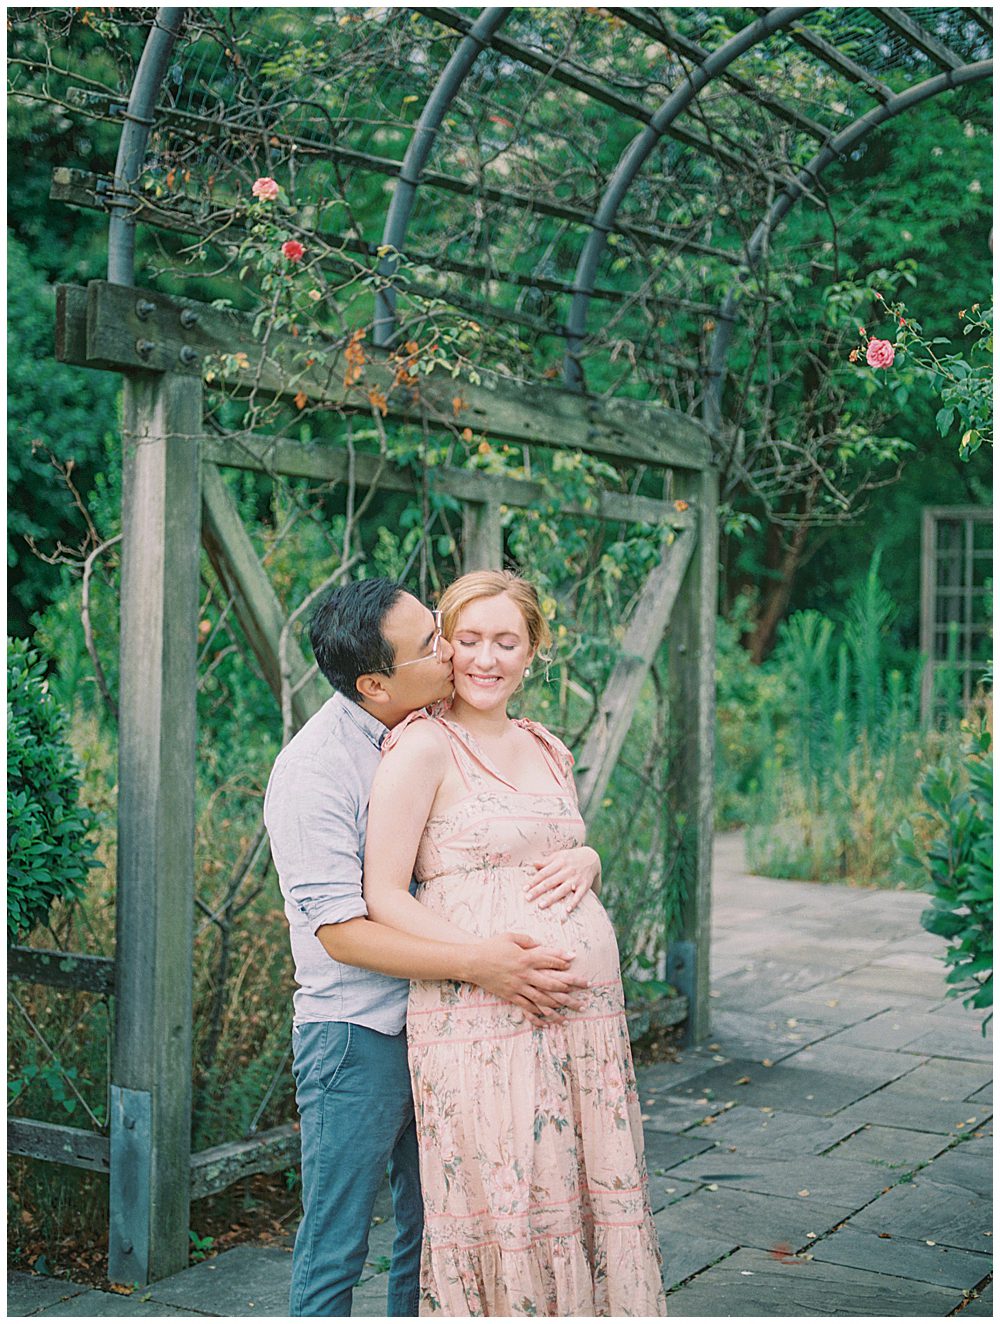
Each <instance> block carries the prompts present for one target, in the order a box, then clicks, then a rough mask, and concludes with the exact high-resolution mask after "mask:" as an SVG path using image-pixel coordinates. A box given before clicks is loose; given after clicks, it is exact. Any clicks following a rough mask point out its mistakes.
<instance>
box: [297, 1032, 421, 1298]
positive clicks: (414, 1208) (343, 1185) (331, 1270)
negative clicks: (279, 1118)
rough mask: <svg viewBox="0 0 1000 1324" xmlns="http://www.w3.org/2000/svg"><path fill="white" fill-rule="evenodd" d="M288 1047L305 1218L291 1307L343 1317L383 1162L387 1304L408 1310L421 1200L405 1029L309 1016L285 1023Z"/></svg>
mask: <svg viewBox="0 0 1000 1324" xmlns="http://www.w3.org/2000/svg"><path fill="white" fill-rule="evenodd" d="M292 1049H293V1065H292V1070H293V1072H294V1075H295V1101H296V1103H297V1105H298V1109H299V1117H300V1120H301V1134H302V1207H303V1217H302V1222H301V1223H300V1224H299V1230H298V1233H297V1234H296V1237H295V1250H294V1252H293V1255H292V1292H291V1303H290V1313H291V1314H292V1315H295V1316H299V1315H350V1313H351V1300H352V1295H353V1292H354V1288H355V1287H356V1286H357V1282H358V1279H359V1278H360V1277H361V1273H362V1270H363V1269H364V1263H365V1256H366V1255H367V1253H368V1229H369V1227H370V1225H371V1221H372V1210H373V1208H374V1206H375V1198H376V1196H377V1195H378V1191H379V1187H380V1186H381V1185H382V1180H383V1178H384V1176H385V1173H386V1169H388V1172H389V1188H390V1190H391V1193H392V1206H393V1214H394V1216H395V1221H396V1238H395V1241H394V1242H393V1247H392V1268H391V1269H390V1270H389V1300H388V1306H387V1310H388V1313H389V1315H390V1316H392V1317H404V1318H413V1317H415V1316H416V1315H417V1313H418V1305H419V1299H420V1242H421V1238H422V1236H423V1205H422V1203H421V1200H420V1173H419V1169H418V1166H417V1135H416V1127H415V1124H414V1120H413V1096H412V1094H411V1092H410V1072H409V1067H408V1065H407V1061H406V1031H405V1030H403V1031H402V1032H401V1033H400V1034H396V1035H389V1034H379V1033H378V1031H377V1030H369V1029H367V1028H366V1027H365V1026H363V1025H352V1024H351V1023H350V1022H349V1021H316V1022H309V1023H307V1024H304V1025H298V1026H296V1027H295V1028H294V1030H293V1031H292Z"/></svg>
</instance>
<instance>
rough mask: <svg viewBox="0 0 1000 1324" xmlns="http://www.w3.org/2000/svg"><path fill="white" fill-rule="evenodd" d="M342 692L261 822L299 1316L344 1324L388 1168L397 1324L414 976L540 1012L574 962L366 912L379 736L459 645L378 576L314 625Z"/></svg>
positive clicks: (435, 694) (412, 1222)
mask: <svg viewBox="0 0 1000 1324" xmlns="http://www.w3.org/2000/svg"><path fill="white" fill-rule="evenodd" d="M310 639H311V642H312V646H313V652H314V653H315V655H316V660H317V662H318V663H319V666H320V669H321V671H322V672H323V674H324V676H326V678H327V680H328V681H329V682H330V684H331V685H332V686H333V688H334V690H335V691H336V692H335V693H334V695H333V697H332V698H331V699H330V700H328V702H327V703H326V704H325V705H324V706H323V708H322V709H321V710H320V711H319V712H318V713H317V714H316V715H315V716H314V717H312V718H311V719H310V720H309V721H308V722H307V723H306V724H305V726H304V727H303V728H302V730H301V731H299V733H298V734H297V735H296V736H295V737H294V739H292V740H291V741H290V742H289V744H288V745H287V746H286V747H285V748H284V749H283V750H282V752H281V753H280V754H279V756H278V759H277V761H276V762H275V765H274V769H273V771H272V773H271V779H270V781H269V783H268V788H267V795H266V797H265V801H264V821H265V823H266V825H267V830H268V834H269V835H270V839H271V852H272V855H273V857H274V862H275V866H276V868H277V870H278V877H279V880H280V883H281V890H282V893H283V895H284V898H285V914H286V916H287V917H288V922H289V927H290V931H291V942H292V954H293V956H294V959H295V978H296V982H297V983H298V985H299V987H298V989H297V990H296V992H295V997H294V1002H295V1017H294V1024H293V1030H292V1043H293V1071H294V1074H295V1084H296V1103H297V1105H298V1109H299V1115H300V1118H301V1136H302V1204H303V1218H302V1222H301V1224H300V1225H299V1230H298V1234H297V1236H296V1238H295V1250H294V1253H293V1257H292V1292H291V1314H292V1315H349V1314H350V1313H351V1300H352V1294H353V1290H354V1287H355V1286H356V1284H357V1281H358V1279H359V1277H360V1275H361V1271H362V1269H363V1267H364V1261H365V1255H366V1254H367V1250H368V1229H369V1225H370V1223H371V1218H372V1209H373V1206H374V1203H375V1198H376V1196H377V1194H378V1190H379V1187H380V1185H381V1182H382V1178H383V1175H384V1173H385V1171H386V1167H387V1166H388V1171H389V1185H390V1190H391V1193H392V1201H393V1211H394V1214H395V1220H396V1239H395V1243H394V1245H393V1254H392V1268H391V1270H390V1273H389V1288H388V1291H389V1299H388V1313H389V1315H390V1316H404V1317H411V1316H415V1315H416V1314H417V1308H418V1297H419V1265H420V1242H421V1236H422V1231H423V1208H422V1204H421V1200H420V1180H419V1173H418V1169H417V1142H416V1131H415V1126H414V1120H413V1101H412V1097H411V1093H410V1079H409V1071H408V1068H407V1060H406V1032H405V1022H406V999H407V993H408V984H407V980H408V979H410V978H413V979H458V980H462V981H467V982H470V983H475V984H478V985H480V986H481V987H482V988H485V989H488V990H489V991H490V992H491V993H494V994H495V995H497V996H498V997H501V998H505V999H507V1000H509V1001H512V1002H515V1003H517V1004H518V1005H519V1006H521V1007H522V1008H524V1009H525V1011H526V1012H527V1013H528V1014H529V1016H531V1018H532V1019H534V1020H536V1021H537V1020H538V1019H539V1018H540V1017H542V1016H544V1015H545V1014H547V1013H557V1012H558V1011H559V1010H560V1008H562V1007H565V1006H572V1005H574V1004H573V1001H572V994H573V990H574V989H576V988H579V987H581V986H582V983H583V981H582V980H579V979H577V978H575V977H574V976H572V975H570V974H568V973H567V971H568V968H569V964H570V959H571V953H563V952H555V951H552V950H547V949H543V948H540V947H538V946H537V945H536V944H535V943H534V942H533V941H532V940H531V939H530V938H529V937H526V936H525V935H523V934H504V935H502V936H501V937H497V938H491V939H488V940H480V941H470V942H469V943H468V944H467V945H460V944H456V943H446V942H434V941H430V940H428V939H423V938H415V937H413V936H411V935H409V934H405V933H401V932H399V931H397V930H395V929H390V928H387V927H386V926H385V925H382V924H377V923H375V922H374V921H372V920H370V919H368V915H367V909H366V907H365V902H364V898H363V896H362V878H361V869H362V862H363V860H364V853H365V830H366V825H367V817H368V798H369V794H370V791H371V784H372V780H373V779H374V776H375V770H376V768H377V767H378V763H379V757H380V755H379V748H380V746H381V742H382V739H383V738H384V736H385V735H386V732H387V731H388V730H389V729H390V728H391V727H393V726H396V725H397V724H398V723H399V722H401V721H402V720H403V719H404V718H405V717H407V716H408V715H409V714H410V713H411V712H414V711H415V710H416V709H418V708H422V707H424V706H426V705H427V704H430V703H434V702H436V701H437V700H438V699H443V698H447V697H448V695H450V693H451V689H452V665H451V658H452V648H451V645H450V644H449V643H448V641H447V640H446V639H445V638H443V636H442V634H441V622H440V618H439V617H438V616H437V614H436V613H432V612H430V611H428V609H427V608H426V607H425V606H424V605H423V604H422V603H420V602H418V601H417V599H416V598H414V597H412V596H411V595H410V594H409V593H407V592H405V591H404V590H403V589H402V588H401V587H400V586H399V585H398V584H394V583H392V582H390V581H389V580H385V579H368V580H363V581H361V582H359V583H351V584H345V585H343V586H342V587H340V588H338V589H336V590H334V592H333V593H332V594H331V595H330V596H329V597H328V598H327V599H326V601H325V602H324V603H323V605H322V606H321V607H320V609H319V611H318V612H317V613H316V616H315V617H314V619H313V622H312V625H311V627H310Z"/></svg>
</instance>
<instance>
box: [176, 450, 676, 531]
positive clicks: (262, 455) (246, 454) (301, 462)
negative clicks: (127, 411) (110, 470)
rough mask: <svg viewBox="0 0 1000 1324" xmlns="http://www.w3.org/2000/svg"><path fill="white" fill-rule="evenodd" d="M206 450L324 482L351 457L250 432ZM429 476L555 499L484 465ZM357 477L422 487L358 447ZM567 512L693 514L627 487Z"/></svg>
mask: <svg viewBox="0 0 1000 1324" xmlns="http://www.w3.org/2000/svg"><path fill="white" fill-rule="evenodd" d="M202 456H203V458H204V459H206V460H210V461H211V462H212V463H213V464H217V465H220V466H222V467H228V468H232V469H250V470H253V471H254V472H258V473H270V474H284V475H285V476H286V477H290V478H310V479H312V480H314V481H315V482H320V483H344V482H347V480H348V477H349V475H350V472H351V461H350V460H349V458H348V456H347V454H346V453H345V451H344V450H342V449H341V448H340V447H338V446H335V445H334V444H332V443H329V442H323V441H314V442H310V443H309V444H308V445H305V444H303V443H302V442H301V441H293V440H291V439H290V438H287V437H265V436H260V435H256V436H251V437H240V438H239V439H235V438H230V437H205V438H204V440H203V442H202ZM426 478H427V482H428V484H429V486H430V488H431V490H432V491H434V492H443V493H444V494H445V495H447V496H453V497H456V498H457V499H458V500H460V501H471V502H483V501H487V500H494V501H497V502H499V503H500V504H501V505H504V506H515V507H518V508H521V509H523V508H524V507H526V506H533V505H537V504H539V503H544V502H548V501H551V500H552V499H553V492H552V488H551V487H550V486H546V485H545V484H544V483H540V482H535V481H532V480H529V479H527V478H513V477H508V476H507V475H505V474H494V473H485V472H484V471H483V470H481V469H455V468H451V467H440V468H434V469H428V470H427V472H426ZM354 479H355V481H356V482H357V483H358V485H359V486H360V487H371V486H373V485H374V484H375V483H376V482H377V484H378V486H379V487H384V488H386V489H387V490H388V491H390V492H417V491H419V489H420V483H419V480H418V478H417V476H416V474H415V473H414V472H413V470H412V469H409V468H403V467H402V466H397V465H395V464H393V463H392V462H391V461H388V462H386V463H385V464H383V463H381V461H380V460H379V458H378V457H377V456H375V455H365V454H364V453H355V456H354ZM560 510H561V511H562V513H563V514H565V515H585V516H587V517H589V518H591V519H602V520H615V521H618V520H620V521H622V522H624V523H628V524H662V525H663V526H664V527H666V528H671V529H689V528H691V527H692V526H693V524H694V515H693V514H692V512H691V511H689V510H678V509H677V507H676V506H675V505H674V503H673V502H672V501H657V500H655V499H654V498H652V497H644V496H630V495H628V494H626V493H624V492H607V491H603V490H602V491H599V492H597V493H596V494H595V500H594V503H593V505H592V506H585V505H581V504H580V503H578V502H574V501H567V502H560Z"/></svg>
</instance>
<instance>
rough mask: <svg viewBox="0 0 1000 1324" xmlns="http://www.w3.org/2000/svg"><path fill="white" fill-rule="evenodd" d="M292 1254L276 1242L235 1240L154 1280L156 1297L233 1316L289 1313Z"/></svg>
mask: <svg viewBox="0 0 1000 1324" xmlns="http://www.w3.org/2000/svg"><path fill="white" fill-rule="evenodd" d="M291 1281H292V1257H291V1254H290V1253H289V1252H288V1251H286V1250H278V1249H276V1248H275V1247H273V1246H235V1247H234V1248H233V1249H232V1250H227V1251H225V1252H224V1253H223V1254H222V1255H216V1256H215V1257H214V1258H212V1259H210V1260H204V1261H203V1262H202V1263H201V1264H196V1265H194V1266H193V1267H192V1268H190V1269H184V1270H182V1271H181V1272H180V1273H176V1274H174V1275H173V1276H172V1277H171V1278H164V1279H163V1280H162V1282H159V1283H156V1284H154V1286H153V1287H152V1288H151V1289H150V1290H151V1291H152V1293H153V1299H154V1300H155V1301H157V1302H160V1303H162V1304H164V1305H169V1306H179V1307H180V1308H181V1309H186V1310H193V1311H195V1312H196V1313H200V1314H207V1315H228V1316H231V1317H233V1318H244V1317H252V1316H262V1315H263V1316H267V1315H278V1316H287V1314H288V1292H289V1287H290V1286H291Z"/></svg>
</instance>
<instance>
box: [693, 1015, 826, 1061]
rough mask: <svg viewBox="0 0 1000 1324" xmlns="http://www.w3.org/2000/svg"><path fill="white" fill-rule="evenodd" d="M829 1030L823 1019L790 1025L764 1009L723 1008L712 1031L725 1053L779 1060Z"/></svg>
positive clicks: (714, 1021)
mask: <svg viewBox="0 0 1000 1324" xmlns="http://www.w3.org/2000/svg"><path fill="white" fill-rule="evenodd" d="M829 1033H830V1026H829V1025H828V1024H825V1023H823V1022H822V1021H796V1024H795V1026H794V1027H789V1026H788V1025H787V1024H786V1023H785V1020H784V1019H783V1018H779V1017H776V1016H770V1015H769V1014H768V1013H766V1012H743V1011H731V1010H728V1009H725V1008H722V1009H720V1010H717V1011H716V1012H715V1014H714V1015H713V1017H712V1034H713V1036H714V1038H715V1040H716V1041H717V1042H718V1044H719V1047H720V1050H721V1051H722V1052H723V1053H724V1054H725V1056H727V1057H741V1058H750V1059H755V1060H757V1061H763V1059H764V1058H767V1059H768V1061H770V1062H780V1061H783V1060H784V1059H785V1058H786V1057H788V1056H789V1054H791V1053H797V1052H798V1051H799V1050H800V1049H801V1048H804V1047H806V1046H807V1045H809V1044H812V1043H815V1042H816V1041H817V1040H819V1039H824V1038H825V1037H826V1036H827V1035H829Z"/></svg>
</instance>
